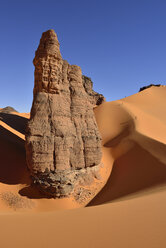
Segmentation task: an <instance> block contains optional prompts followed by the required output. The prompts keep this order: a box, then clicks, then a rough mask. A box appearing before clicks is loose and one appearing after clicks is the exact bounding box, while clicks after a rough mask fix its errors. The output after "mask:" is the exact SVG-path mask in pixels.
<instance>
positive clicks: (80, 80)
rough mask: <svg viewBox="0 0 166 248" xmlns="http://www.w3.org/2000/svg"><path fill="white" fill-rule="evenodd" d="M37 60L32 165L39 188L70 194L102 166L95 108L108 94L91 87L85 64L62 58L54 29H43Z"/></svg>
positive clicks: (29, 136) (29, 144)
mask: <svg viewBox="0 0 166 248" xmlns="http://www.w3.org/2000/svg"><path fill="white" fill-rule="evenodd" d="M33 63H34V66H35V85H34V92H33V93H34V98H33V104H32V108H31V115H30V120H29V122H28V125H27V129H26V154H27V164H28V167H29V169H30V172H31V175H32V178H33V182H34V183H36V184H37V185H38V186H39V188H40V190H42V191H43V192H45V193H46V194H47V195H51V196H55V197H61V196H68V195H69V194H70V193H71V192H72V191H73V190H74V188H75V187H76V186H77V184H79V183H80V181H82V180H83V181H84V182H85V183H91V182H92V181H93V178H94V177H95V173H96V172H97V170H98V168H99V166H100V163H101V137H100V134H99V131H98V128H97V124H96V121H95V117H94V113H93V106H94V105H96V104H99V103H101V102H102V101H103V100H104V97H103V96H102V95H100V94H97V93H95V92H94V91H93V90H92V83H91V80H90V79H89V78H86V77H84V76H82V72H81V69H80V67H78V66H76V65H69V64H68V62H67V61H65V60H63V59H62V57H61V54H60V50H59V42H58V39H57V36H56V34H55V32H54V31H53V30H49V31H47V32H45V33H43V35H42V37H41V40H40V44H39V47H38V49H37V51H36V53H35V58H34V61H33ZM87 80H88V83H87V84H86V82H87Z"/></svg>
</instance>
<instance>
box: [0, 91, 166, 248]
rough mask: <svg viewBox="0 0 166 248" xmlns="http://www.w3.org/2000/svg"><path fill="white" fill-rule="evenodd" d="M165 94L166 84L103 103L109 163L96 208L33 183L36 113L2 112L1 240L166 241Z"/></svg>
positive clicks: (15, 243)
mask: <svg viewBox="0 0 166 248" xmlns="http://www.w3.org/2000/svg"><path fill="white" fill-rule="evenodd" d="M165 99H166V87H159V88H158V87H151V88H149V89H147V90H144V91H142V92H140V93H137V94H135V95H132V96H130V97H127V98H124V99H121V100H118V101H114V102H106V103H104V104H102V105H100V106H99V107H97V108H95V110H94V112H95V115H96V120H97V123H98V126H99V130H100V132H101V135H102V143H103V159H102V161H103V163H104V168H102V169H101V175H102V180H103V182H102V183H97V184H96V185H95V186H94V187H95V190H96V192H95V194H96V196H95V197H94V198H93V197H92V198H93V199H92V200H91V201H90V202H89V203H88V206H89V207H88V208H83V206H84V205H85V204H87V202H86V203H82V204H79V203H78V202H76V201H75V200H74V199H73V198H67V199H66V198H65V199H60V200H59V199H57V200H55V199H47V198H44V197H42V196H41V195H40V194H39V193H38V192H37V191H36V190H35V189H33V188H32V187H30V179H29V176H28V171H27V169H26V161H25V149H24V130H25V125H26V121H27V118H28V117H29V116H28V114H17V113H11V114H0V223H1V232H0V247H2V248H8V247H20V248H21V247H32V248H33V247H44V248H45V247H49V246H55V247H88V248H89V247H92V248H93V247H94V248H98V247H99V248H100V247H113V248H121V247H123V248H124V247H126V248H130V247H131V248H137V247H139V248H140V247H141V248H142V247H143V248H144V247H145V248H148V247H150V248H153V247H154V248H162V247H163V248H164V247H166V238H165V230H166V214H165V209H166V156H165V154H166V135H165V133H166V101H165ZM9 171H10V173H9ZM99 191H100V192H99ZM106 203H107V204H106ZM78 207H79V208H78ZM80 207H81V208H80ZM68 208H77V209H72V210H64V209H68ZM60 209H61V210H60ZM55 210H60V211H55Z"/></svg>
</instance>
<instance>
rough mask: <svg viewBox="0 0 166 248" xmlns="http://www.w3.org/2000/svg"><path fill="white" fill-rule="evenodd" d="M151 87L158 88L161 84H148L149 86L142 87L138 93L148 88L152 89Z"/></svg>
mask: <svg viewBox="0 0 166 248" xmlns="http://www.w3.org/2000/svg"><path fill="white" fill-rule="evenodd" d="M152 86H156V87H160V86H161V84H149V85H147V86H143V87H141V88H140V90H139V92H140V91H143V90H146V89H148V88H150V87H152Z"/></svg>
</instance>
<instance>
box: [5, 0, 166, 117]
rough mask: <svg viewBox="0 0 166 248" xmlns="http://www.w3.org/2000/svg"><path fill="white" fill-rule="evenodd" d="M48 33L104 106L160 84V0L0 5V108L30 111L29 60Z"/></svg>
mask: <svg viewBox="0 0 166 248" xmlns="http://www.w3.org/2000/svg"><path fill="white" fill-rule="evenodd" d="M48 29H54V30H55V32H56V33H57V35H58V39H59V41H60V45H61V53H62V56H63V58H64V59H66V60H68V62H69V63H71V64H77V65H79V66H81V68H82V71H83V74H84V75H87V76H89V77H91V78H92V81H93V82H94V89H95V90H96V91H98V92H100V93H102V94H104V96H105V97H106V99H107V101H111V100H116V99H120V98H123V97H125V96H129V95H131V94H135V93H136V92H138V90H139V88H140V87H141V86H144V85H146V84H150V83H162V84H166V0H82V1H80V0H70V1H69V0H44V1H43V0H33V1H32V0H0V32H1V34H0V107H5V106H8V105H10V106H12V107H14V108H16V109H17V110H18V111H19V112H29V111H30V108H31V104H32V91H33V84H34V76H33V75H34V67H33V64H32V60H33V58H34V54H35V50H36V49H37V46H38V43H39V40H40V37H41V34H42V32H44V31H46V30H48Z"/></svg>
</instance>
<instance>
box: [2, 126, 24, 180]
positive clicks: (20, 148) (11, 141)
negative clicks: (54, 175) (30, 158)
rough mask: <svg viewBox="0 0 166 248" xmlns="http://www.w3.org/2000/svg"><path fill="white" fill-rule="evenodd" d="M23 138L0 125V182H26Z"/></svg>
mask: <svg viewBox="0 0 166 248" xmlns="http://www.w3.org/2000/svg"><path fill="white" fill-rule="evenodd" d="M24 143H25V142H24V140H23V139H21V138H20V137H18V136H17V135H15V134H14V133H12V132H10V131H8V130H7V129H6V128H4V127H2V126H0V182H1V183H5V184H21V183H22V184H26V183H27V182H28V180H29V179H28V178H29V176H28V171H27V167H26V155H25V147H24Z"/></svg>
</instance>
